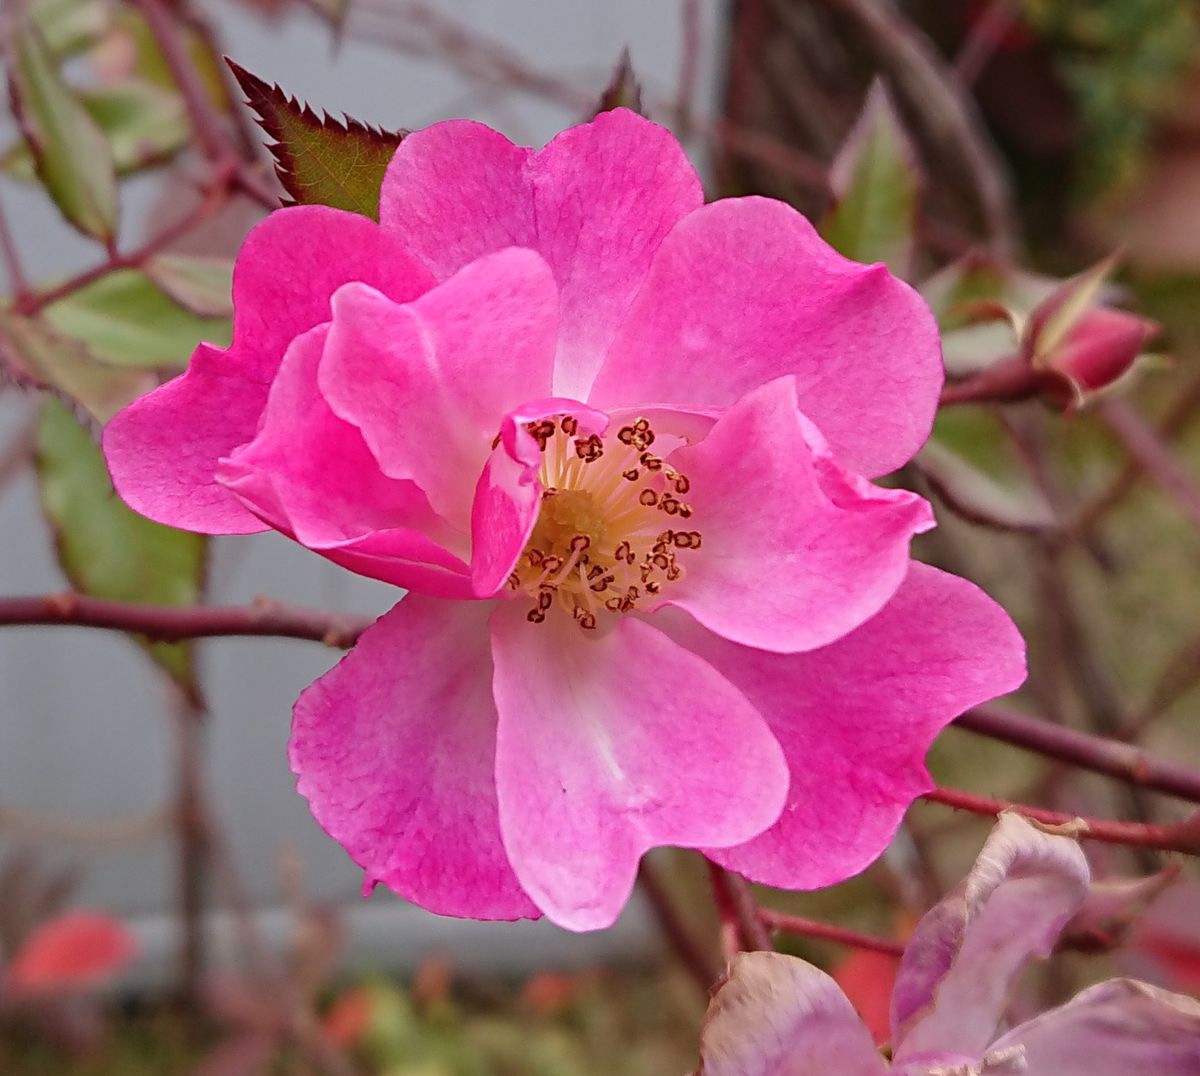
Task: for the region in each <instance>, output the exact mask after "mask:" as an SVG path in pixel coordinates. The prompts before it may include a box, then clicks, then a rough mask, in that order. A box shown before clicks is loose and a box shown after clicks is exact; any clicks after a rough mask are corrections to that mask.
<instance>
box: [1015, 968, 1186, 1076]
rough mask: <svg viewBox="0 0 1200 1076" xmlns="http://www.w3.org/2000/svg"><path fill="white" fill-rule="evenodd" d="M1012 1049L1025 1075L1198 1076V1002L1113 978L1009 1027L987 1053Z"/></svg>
mask: <svg viewBox="0 0 1200 1076" xmlns="http://www.w3.org/2000/svg"><path fill="white" fill-rule="evenodd" d="M1015 1048H1020V1049H1021V1050H1022V1051H1023V1053H1024V1059H1025V1068H1024V1070H1022V1071H1023V1072H1024V1073H1025V1076H1151V1074H1153V1076H1196V1074H1197V1073H1200V1002H1197V1001H1194V1000H1193V999H1192V998H1187V997H1184V996H1182V995H1181V994H1172V993H1169V992H1168V991H1166V990H1160V989H1158V988H1157V987H1154V986H1150V985H1148V984H1147V983H1139V982H1137V981H1136V980H1134V979H1110V980H1109V981H1108V982H1105V983H1101V984H1100V985H1099V986H1093V987H1091V988H1090V989H1088V990H1084V991H1083V992H1082V993H1080V994H1077V995H1076V996H1075V997H1074V998H1072V999H1071V1000H1070V1001H1069V1002H1067V1004H1066V1005H1063V1006H1061V1007H1060V1008H1057V1009H1051V1010H1050V1011H1049V1012H1045V1013H1042V1014H1041V1015H1040V1016H1037V1017H1034V1019H1032V1020H1029V1021H1028V1022H1026V1023H1024V1024H1021V1025H1020V1026H1019V1027H1016V1028H1013V1030H1012V1031H1010V1032H1009V1033H1008V1034H1007V1035H1005V1036H1004V1037H1003V1038H1001V1039H999V1040H998V1041H997V1042H996V1044H995V1046H994V1047H993V1048H992V1049H993V1050H994V1051H996V1052H1001V1051H1004V1050H1008V1049H1015Z"/></svg>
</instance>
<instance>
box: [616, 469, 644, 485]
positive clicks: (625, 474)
mask: <svg viewBox="0 0 1200 1076" xmlns="http://www.w3.org/2000/svg"><path fill="white" fill-rule="evenodd" d="M641 476H642V472H641V471H639V470H638V469H637V468H636V467H630V468H629V470H628V471H622V472H621V477H622V478H627V479H628V480H629V481H630V482H636V481H637V480H638V479H639V478H641Z"/></svg>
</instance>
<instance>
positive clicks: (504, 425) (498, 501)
mask: <svg viewBox="0 0 1200 1076" xmlns="http://www.w3.org/2000/svg"><path fill="white" fill-rule="evenodd" d="M563 414H568V415H573V416H574V417H575V419H576V421H577V422H578V429H579V432H580V433H581V434H591V433H595V434H602V433H604V431H605V429H606V428H607V427H608V416H607V415H605V414H604V412H603V411H596V410H595V409H593V408H591V407H588V406H587V404H582V403H580V402H579V401H578V400H568V399H562V398H559V397H551V398H549V399H545V400H535V401H533V402H531V403H528V404H524V405H523V406H521V407H519V408H517V409H516V410H515V411H510V412H509V413H508V414H507V415H505V416H504V418H503V420H502V421H501V423H500V441H499V443H498V444H497V445H496V446H495V448H493V449H492V454H491V455H490V456H489V457H488V461H487V464H486V465H485V467H484V469H483V474H481V475H480V476H479V482H478V484H477V485H476V487H475V499H474V501H473V502H472V504H471V543H472V553H471V581H472V585H473V587H474V593H475V595H476V596H477V597H481V598H483V597H490V596H491V595H493V594H495V593H496V592H497V591H498V590H499V589H500V588H501V587H502V586H504V584H505V582H506V581H507V579H508V577H509V574H510V573H511V572H512V570H513V568H514V567H516V563H517V560H518V559H519V558H520V556H521V551H522V550H523V549H524V548H525V544H526V542H528V541H529V536H530V534H532V533H533V528H534V524H535V523H536V522H537V517H538V511H539V509H540V508H541V503H542V484H541V482H540V481H539V479H538V472H539V471H540V470H541V467H542V452H541V450H540V448H539V447H538V443H537V441H536V440H535V439H534V438H533V436H532V435H531V434H530V432H529V430H528V429H527V426H528V424H529V423H531V422H537V421H538V420H540V419H543V418H550V417H554V416H557V415H563Z"/></svg>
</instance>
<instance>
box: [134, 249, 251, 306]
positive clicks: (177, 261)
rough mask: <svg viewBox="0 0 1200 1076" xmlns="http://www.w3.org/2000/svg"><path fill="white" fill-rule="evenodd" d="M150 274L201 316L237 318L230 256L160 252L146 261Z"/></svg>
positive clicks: (171, 295)
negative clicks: (234, 312)
mask: <svg viewBox="0 0 1200 1076" xmlns="http://www.w3.org/2000/svg"><path fill="white" fill-rule="evenodd" d="M146 273H147V274H148V275H149V277H150V278H151V279H152V280H153V281H154V283H155V284H157V285H158V286H159V287H160V288H162V290H163V291H164V292H166V293H167V295H169V296H170V297H171V298H172V299H174V300H175V302H177V303H178V304H179V305H180V306H182V307H183V308H184V309H185V310H190V311H191V312H192V313H193V314H195V315H197V316H198V317H202V318H230V317H233V294H232V289H233V262H231V261H229V260H228V259H227V258H197V257H191V256H189V255H186V254H158V255H156V256H155V257H153V258H151V259H150V260H149V261H148V262H147V263H146Z"/></svg>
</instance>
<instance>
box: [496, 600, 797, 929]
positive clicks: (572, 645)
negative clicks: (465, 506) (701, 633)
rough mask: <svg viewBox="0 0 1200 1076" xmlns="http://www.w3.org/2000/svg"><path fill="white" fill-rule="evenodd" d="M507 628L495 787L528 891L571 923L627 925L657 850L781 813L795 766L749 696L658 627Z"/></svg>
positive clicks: (499, 631) (499, 661)
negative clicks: (640, 875)
mask: <svg viewBox="0 0 1200 1076" xmlns="http://www.w3.org/2000/svg"><path fill="white" fill-rule="evenodd" d="M547 628H549V625H547V624H539V625H536V626H533V625H530V624H529V623H528V621H527V619H526V616H525V613H524V610H523V608H522V607H521V606H520V605H518V604H517V603H508V604H506V605H504V606H501V607H500V608H499V609H498V610H497V611H496V613H495V614H494V615H493V619H492V652H493V654H494V657H495V662H496V679H495V694H496V705H497V707H498V708H499V711H500V726H499V734H498V739H497V747H496V783H497V786H498V792H499V800H500V826H501V830H502V832H503V833H504V845H505V848H507V850H508V855H509V858H510V859H511V860H512V864H513V868H514V869H515V871H516V873H517V877H518V878H520V880H521V884H522V885H523V886H524V887H525V889H526V891H527V892H528V893H529V894H530V896H531V897H532V898H533V900H534V901H535V903H536V904H537V905H538V907H540V908H541V909H542V911H544V912H545V913H546V915H547V916H548V917H549V918H550V919H552V920H554V922H556V923H558V924H559V925H560V926H565V927H569V928H570V929H573V930H590V929H595V928H597V927H604V926H608V925H609V924H610V923H612V922H613V921H614V920H615V919H616V917H617V915H618V913H619V912H620V910H621V908H622V906H623V905H624V904H625V901H626V899H627V898H628V896H629V892H630V890H631V888H632V887H633V880H634V875H635V874H636V872H637V864H638V860H639V859H640V858H641V856H642V854H643V853H644V852H646V851H647V850H648V849H650V848H653V847H655V846H656V845H663V844H673V845H682V846H684V847H697V846H700V845H728V844H736V843H738V842H739V841H744V840H746V839H747V838H748V837H751V836H753V835H754V834H755V833H758V832H760V831H761V830H763V829H765V828H766V827H767V826H769V825H770V824H771V823H772V822H773V821H774V820H775V818H777V817H778V815H779V809H780V807H781V805H782V803H783V799H784V795H785V793H786V791H787V767H786V765H785V764H784V760H783V755H782V753H781V752H780V750H779V745H778V744H777V743H776V741H775V739H774V737H773V736H772V735H771V733H770V731H769V730H768V729H767V726H766V724H765V723H764V721H763V719H762V717H760V716H759V714H758V712H757V711H756V710H755V709H754V708H753V707H752V706H751V705H750V703H748V702H747V701H746V699H745V697H744V696H743V695H742V694H741V693H740V692H739V691H738V690H737V689H736V688H735V687H734V686H733V685H732V684H730V683H729V682H728V681H727V680H725V679H724V678H723V677H722V676H721V675H720V674H719V673H717V672H716V671H715V670H714V669H713V668H712V667H711V666H709V665H707V664H706V663H705V662H703V661H701V660H700V659H699V658H697V657H696V656H695V655H693V654H690V653H688V652H687V651H686V650H684V649H683V648H682V647H680V646H678V645H677V644H676V643H674V642H672V641H671V640H670V639H668V638H667V637H666V636H665V635H663V634H662V633H661V632H659V631H658V630H657V629H656V628H653V627H651V626H650V625H648V624H645V623H643V622H641V621H640V620H637V619H635V618H632V617H625V618H622V619H621V620H620V621H618V623H617V624H616V625H615V626H614V627H613V628H612V630H611V631H609V632H608V633H607V634H603V635H600V636H599V637H597V636H593V635H585V634H584V633H582V632H578V631H574V630H570V629H569V625H567V624H564V625H563V626H562V627H561V628H560V629H559V630H557V631H555V630H546V629H547Z"/></svg>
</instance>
